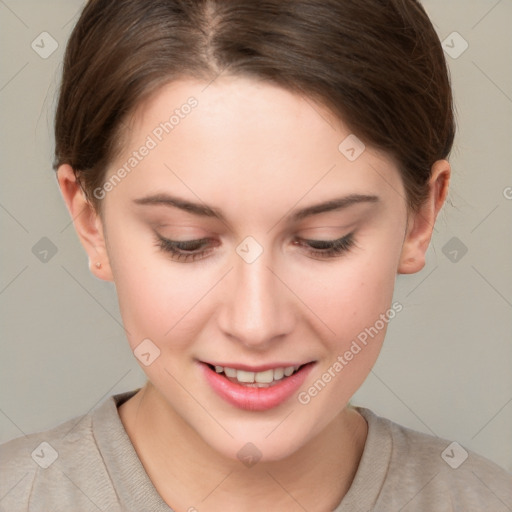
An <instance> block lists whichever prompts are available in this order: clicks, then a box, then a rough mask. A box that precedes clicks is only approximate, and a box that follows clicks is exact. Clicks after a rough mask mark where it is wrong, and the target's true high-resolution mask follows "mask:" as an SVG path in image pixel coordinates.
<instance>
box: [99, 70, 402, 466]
mask: <svg viewBox="0 0 512 512" xmlns="http://www.w3.org/2000/svg"><path fill="white" fill-rule="evenodd" d="M206 85H207V84H205V83H199V82H193V81H181V82H175V83H172V84H170V85H168V86H166V87H165V88H164V89H162V90H160V91H159V92H158V93H157V94H156V95H155V96H153V97H152V98H151V100H150V101H148V102H147V103H146V104H144V106H143V108H141V109H139V110H138V112H137V115H136V116H135V117H133V119H132V124H131V132H130V133H131V138H130V142H129V144H128V145H127V148H128V149H127V150H126V151H125V153H124V154H123V155H122V156H121V157H120V158H119V159H118V160H117V161H116V162H115V164H114V165H112V167H111V169H110V170H109V174H108V175H107V180H109V179H110V181H109V182H108V183H110V185H107V186H106V187H104V188H103V189H102V191H97V193H98V194H99V195H102V196H104V197H103V200H102V201H103V229H104V233H105V236H106V247H107V252H108V258H109V262H110V266H111V269H112V275H113V279H114V282H115V286H116V289H117V292H118V296H119V303H120V309H121V314H122V317H123V321H124V324H125V327H126V330H127V332H128V338H129V342H130V345H131V347H132V349H133V350H134V351H135V354H136V355H137V356H138V361H139V363H140V365H141V368H142V369H143V370H144V372H145V373H146V375H147V377H148V379H149V380H150V381H151V383H152V384H153V386H154V388H155V389H156V390H157V391H158V393H159V394H160V395H161V397H162V403H164V404H165V407H167V408H168V409H169V411H173V414H177V415H178V416H179V417H180V418H181V419H183V420H184V422H185V423H186V424H187V425H188V426H189V427H190V428H191V429H192V430H193V431H195V432H196V433H197V434H198V435H199V436H200V437H201V438H202V439H203V440H204V441H205V442H206V443H207V444H208V445H210V446H211V447H212V448H214V449H215V450H216V451H217V452H219V453H221V454H223V455H225V456H227V457H230V458H235V457H236V454H237V452H238V450H239V449H240V447H241V446H243V445H244V444H245V443H247V442H251V443H253V444H254V445H255V446H257V447H258V449H259V450H260V452H261V454H262V459H263V460H277V459H281V458H283V457H285V456H287V455H289V454H291V453H293V452H294V451H296V450H298V449H299V448H300V447H301V446H303V445H304V444H305V443H306V442H307V441H308V440H310V439H312V438H313V437H314V436H316V435H317V434H319V433H320V432H321V431H322V429H324V428H325V427H326V426H327V425H328V424H329V423H330V422H331V421H332V420H333V419H334V418H335V417H336V416H337V415H338V414H339V413H340V412H341V411H342V410H343V409H344V408H345V406H346V405H347V402H348V400H349V399H350V397H351V396H352V395H353V394H354V392H355V391H356V390H357V389H358V388H359V387H360V385H361V384H362V383H363V381H364V380H365V378H366V376H367V375H368V373H369V372H370V369H371V368H372V366H373V364H374V363H375V361H376V359H377V356H378V353H379V351H380V348H381V345H382V342H383V339H384V335H385V331H386V326H387V321H388V320H389V319H390V318H392V317H393V316H394V314H395V313H396V311H394V310H393V308H392V306H391V302H392V294H393V288H394V282H395V277H396V274H397V269H398V265H399V260H400V256H401V251H402V244H403V242H404V235H405V232H406V226H407V210H406V204H405V199H404V197H405V192H404V188H403V184H402V181H401V178H400V175H399V172H398V169H397V167H396V165H395V164H394V163H393V161H392V160H391V159H390V158H388V157H386V156H385V155H383V154H380V153H378V152H377V151H375V150H373V149H371V148H369V147H366V149H365V150H364V151H363V152H362V153H361V154H360V155H359V156H358V157H357V158H356V159H355V160H354V159H353V156H354V155H355V156H357V152H358V148H356V151H355V152H354V155H352V154H351V153H352V152H350V151H349V152H348V153H347V152H345V153H344V152H343V150H342V151H340V149H339V146H340V143H342V141H344V139H346V137H348V136H349V135H350V131H349V130H348V129H347V128H345V127H344V126H343V124H342V123H340V122H339V121H336V120H335V119H334V118H333V117H332V116H330V115H329V113H328V112H327V111H326V110H325V109H323V108H322V107H321V106H319V105H317V104H315V103H313V102H312V101H311V100H310V99H308V100H306V99H305V98H303V97H301V96H298V95H294V94H291V93H290V92H287V91H285V90H283V89H281V88H278V87H275V86H271V85H269V84H262V83H258V82H256V81H251V80H247V79H241V78H229V79H228V78H224V79H223V80H221V79H218V80H216V81H215V82H213V83H212V84H210V85H209V86H208V87H206ZM191 97H193V98H194V99H195V100H192V101H190V100H189V103H188V104H189V105H190V107H189V108H187V107H184V105H186V104H187V100H188V99H189V98H191ZM176 109H178V111H177V113H176V112H175V111H176ZM173 114H175V118H174V119H173V120H172V121H171V122H172V123H173V126H172V128H170V126H171V125H170V124H169V125H165V124H164V123H165V122H166V121H167V122H169V118H170V117H171V115H173ZM161 123H163V124H161ZM350 140H351V139H348V141H349V142H350ZM345 144H346V143H345ZM143 146H145V147H146V148H148V149H147V150H144V149H141V148H142V147H143ZM349 146H350V144H349ZM343 147H345V149H346V146H343V145H342V149H343ZM134 151H135V152H136V154H134ZM347 154H348V155H349V156H351V157H352V158H351V159H349V158H347V156H346V155H347ZM134 155H135V156H134ZM130 158H132V159H133V160H131V161H130ZM351 160H352V161H351ZM130 162H131V163H130ZM127 163H128V165H127V166H125V171H126V172H124V173H123V172H119V169H120V168H122V167H123V166H124V165H125V164H127ZM127 169H129V171H127ZM116 173H117V178H113V176H114V175H116ZM191 203H193V204H195V205H196V206H191V205H190V204H191ZM180 205H181V207H180ZM317 205H323V206H318V207H317V208H315V207H316V206H317ZM390 310H391V311H390ZM365 330H366V331H365ZM369 332H370V333H371V335H369ZM365 333H366V336H365ZM363 340H365V341H363ZM350 354H351V355H350ZM209 365H211V366H209ZM215 365H216V366H222V367H228V368H233V369H234V370H237V369H243V370H246V371H247V370H254V372H255V373H256V376H257V380H267V379H268V377H269V375H270V378H271V379H273V381H274V382H273V383H272V385H271V386H268V384H266V386H268V387H266V388H265V387H261V388H258V387H256V386H246V387H242V385H240V384H238V383H235V382H231V381H234V380H236V379H240V380H244V379H248V380H250V379H251V372H249V373H248V374H246V373H244V372H240V373H237V374H236V375H237V377H236V378H235V377H232V378H231V379H228V378H227V376H226V375H225V373H229V372H230V370H228V371H223V372H222V374H221V373H217V372H216V370H215V368H214V367H215ZM302 365H305V366H303V367H302V368H299V371H298V372H297V373H296V374H295V375H292V376H290V377H286V375H284V376H283V377H282V378H279V376H280V373H282V372H281V370H279V368H284V367H289V366H299V367H301V366H302ZM212 368H213V369H212ZM276 368H277V369H276ZM218 369H219V368H218ZM269 369H276V370H275V371H274V372H272V371H271V372H270V373H269V371H268V370H269ZM219 370H220V369H219ZM257 370H262V371H263V373H264V375H263V376H261V375H260V376H258V375H257V374H258V373H259V372H257ZM232 374H233V373H232ZM265 375H266V376H265ZM276 382H277V385H276ZM262 384H264V383H262ZM273 388H274V389H273ZM270 433H271V435H269V434H270Z"/></svg>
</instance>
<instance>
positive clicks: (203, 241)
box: [156, 233, 210, 262]
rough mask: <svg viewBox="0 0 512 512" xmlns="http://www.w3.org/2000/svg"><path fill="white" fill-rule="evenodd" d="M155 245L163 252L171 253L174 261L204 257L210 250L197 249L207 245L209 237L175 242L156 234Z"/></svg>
mask: <svg viewBox="0 0 512 512" xmlns="http://www.w3.org/2000/svg"><path fill="white" fill-rule="evenodd" d="M156 236H157V240H156V244H157V246H158V247H159V248H160V249H162V250H163V251H164V252H167V253H169V254H171V257H172V259H173V260H176V261H184V262H187V261H195V260H198V259H201V258H204V256H205V254H206V253H208V252H210V251H209V250H199V249H201V248H202V247H205V246H206V245H208V242H209V238H200V239H198V240H186V241H184V242H177V241H175V240H169V239H168V238H164V237H163V236H161V235H159V234H158V233H157V234H156Z"/></svg>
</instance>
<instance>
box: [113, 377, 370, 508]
mask: <svg viewBox="0 0 512 512" xmlns="http://www.w3.org/2000/svg"><path fill="white" fill-rule="evenodd" d="M118 411H119V416H120V418H121V421H122V423H123V425H124V427H125V429H126V432H127V434H128V436H129V438H130V440H131V441H132V444H133V445H134V447H135V450H136V452H137V455H138V456H139V459H140V460H141V462H142V465H143V466H144V469H145V471H146V473H147V474H148V476H149V478H150V479H151V481H152V483H153V485H154V487H155V488H156V490H157V491H158V493H159V494H160V496H162V498H163V500H164V501H165V502H166V503H167V504H168V505H169V506H170V507H171V508H173V509H174V510H176V511H177V512H178V511H182V510H183V511H188V510H195V508H197V510H201V511H210V510H211V511H215V510H224V511H227V512H229V511H231V510H233V511H235V510H246V511H251V510H258V511H259V510H262V509H265V510H268V511H274V510H283V509H284V510H289V511H295V510H297V511H303V510H310V511H317V510H318V511H327V510H333V509H334V508H336V506H337V505H338V504H339V503H340V501H341V500H342V498H343V496H344V495H345V494H346V493H347V491H348V489H349V487H350V485H351V483H352V480H353V479H354V475H355V473H356V470H357V467H358V464H359V461H360V459H361V455H362V452H363V449H364V444H365V441H366V435H367V424H366V420H365V419H364V418H363V417H362V416H361V415H360V414H359V413H358V412H357V411H355V410H354V409H352V408H350V407H346V408H344V409H343V410H342V411H341V412H340V414H339V415H338V416H336V418H335V419H334V420H333V421H332V422H331V423H330V424H329V425H328V426H327V427H326V428H325V429H324V430H323V431H322V432H320V434H318V435H317V436H316V437H315V438H313V439H312V440H310V441H309V442H308V443H307V444H305V445H304V446H302V447H301V448H300V449H299V450H297V451H296V452H294V453H293V454H291V455H290V456H288V457H286V458H285V459H282V460H278V461H260V462H258V463H257V464H256V465H254V466H251V467H244V466H243V465H241V464H240V461H238V460H236V461H235V460H232V459H228V458H226V457H224V456H222V455H221V454H219V453H218V452H217V451H215V450H213V448H211V447H210V446H209V445H208V444H207V443H205V442H204V440H203V439H202V438H201V437H199V435H198V434H197V433H196V432H195V430H193V429H192V428H191V427H190V426H189V425H188V424H187V423H185V422H184V421H183V420H182V418H181V417H179V416H178V415H177V414H176V413H175V412H174V411H173V410H172V409H171V408H170V406H169V405H168V404H167V403H166V401H165V400H164V399H163V397H162V396H161V395H160V393H158V391H157V390H156V389H155V388H154V387H153V386H152V385H151V384H150V383H148V384H146V386H144V387H143V388H142V389H141V390H140V391H139V392H138V393H136V394H135V395H134V396H133V397H132V398H131V399H130V400H128V401H126V402H125V403H123V404H122V405H121V406H120V407H119V409H118ZM194 507H195V508H194Z"/></svg>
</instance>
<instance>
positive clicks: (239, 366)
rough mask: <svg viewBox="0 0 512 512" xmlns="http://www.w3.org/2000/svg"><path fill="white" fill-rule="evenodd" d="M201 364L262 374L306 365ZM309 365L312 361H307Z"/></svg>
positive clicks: (209, 362) (208, 362)
mask: <svg viewBox="0 0 512 512" xmlns="http://www.w3.org/2000/svg"><path fill="white" fill-rule="evenodd" d="M201 362H202V363H207V364H211V365H212V366H222V367H223V368H234V369H235V370H244V371H246V372H264V371H265V370H271V369H272V370H274V369H276V368H287V367H289V366H302V365H303V364H306V363H297V362H295V363H272V364H260V365H258V366H249V365H248V364H240V363H213V362H212V361H201ZM309 362H310V363H311V362H313V361H309Z"/></svg>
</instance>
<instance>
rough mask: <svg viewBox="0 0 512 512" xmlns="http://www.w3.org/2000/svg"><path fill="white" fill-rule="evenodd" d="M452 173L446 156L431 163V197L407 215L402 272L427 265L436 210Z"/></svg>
mask: <svg viewBox="0 0 512 512" xmlns="http://www.w3.org/2000/svg"><path fill="white" fill-rule="evenodd" d="M450 174H451V169H450V164H449V163H448V161H446V160H438V161H437V162H435V163H434V165H433V166H432V175H431V178H430V180H429V194H428V198H427V199H426V201H425V203H424V204H423V205H422V206H421V208H420V209H419V210H418V212H416V213H409V215H408V219H407V230H406V233H405V238H404V244H403V246H402V253H401V255H400V262H399V265H398V273H399V274H414V273H415V272H419V271H420V270H421V269H422V268H423V267H424V266H425V254H426V252H427V249H428V246H429V243H430V239H431V237H432V232H433V229H434V224H435V221H436V218H437V214H438V213H439V211H440V210H441V207H442V206H443V204H444V201H445V199H446V195H447V194H448V186H449V183H450Z"/></svg>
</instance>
